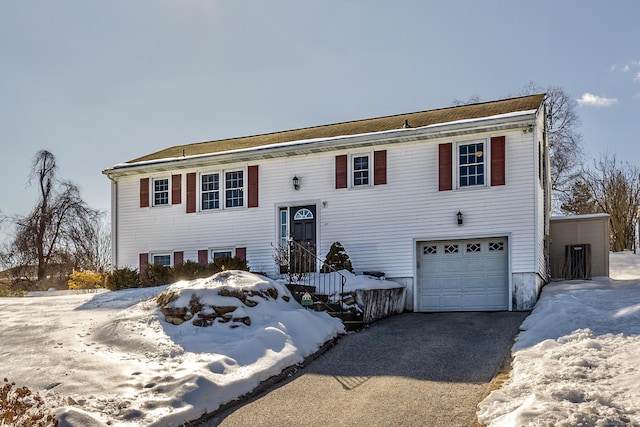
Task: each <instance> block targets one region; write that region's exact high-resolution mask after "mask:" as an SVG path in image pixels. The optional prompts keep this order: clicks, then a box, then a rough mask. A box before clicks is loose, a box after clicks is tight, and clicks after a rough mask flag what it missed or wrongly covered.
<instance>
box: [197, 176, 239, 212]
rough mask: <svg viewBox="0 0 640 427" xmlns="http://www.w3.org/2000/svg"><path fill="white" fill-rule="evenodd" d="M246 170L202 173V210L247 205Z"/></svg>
mask: <svg viewBox="0 0 640 427" xmlns="http://www.w3.org/2000/svg"><path fill="white" fill-rule="evenodd" d="M244 172H245V171H244V170H242V169H241V170H230V171H215V172H203V173H201V174H200V182H199V184H200V195H199V197H200V198H199V200H200V211H202V212H206V211H214V210H220V209H232V208H241V207H244V206H245V200H244V199H245V179H244Z"/></svg>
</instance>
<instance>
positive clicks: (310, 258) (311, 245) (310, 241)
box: [289, 205, 316, 272]
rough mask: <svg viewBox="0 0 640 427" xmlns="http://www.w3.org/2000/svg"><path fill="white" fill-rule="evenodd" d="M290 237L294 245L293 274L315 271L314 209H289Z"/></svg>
mask: <svg viewBox="0 0 640 427" xmlns="http://www.w3.org/2000/svg"><path fill="white" fill-rule="evenodd" d="M289 215H290V219H291V237H292V238H293V241H294V242H295V243H296V245H294V247H293V249H292V251H293V252H292V254H291V255H292V258H293V261H294V262H293V264H294V265H293V269H294V271H295V272H310V271H315V264H316V263H315V255H316V207H315V206H314V205H309V206H295V207H292V208H290V209H289Z"/></svg>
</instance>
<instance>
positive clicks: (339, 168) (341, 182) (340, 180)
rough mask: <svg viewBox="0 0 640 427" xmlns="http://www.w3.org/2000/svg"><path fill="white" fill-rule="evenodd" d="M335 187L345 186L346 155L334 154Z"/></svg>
mask: <svg viewBox="0 0 640 427" xmlns="http://www.w3.org/2000/svg"><path fill="white" fill-rule="evenodd" d="M336 188H347V155H346V154H343V155H340V156H336Z"/></svg>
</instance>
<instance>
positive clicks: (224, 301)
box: [0, 271, 344, 427]
mask: <svg viewBox="0 0 640 427" xmlns="http://www.w3.org/2000/svg"><path fill="white" fill-rule="evenodd" d="M163 291H166V294H165V295H168V297H166V298H165V299H164V302H165V310H166V308H168V309H169V311H171V310H173V312H178V311H180V310H181V309H180V307H190V310H182V311H180V315H181V316H182V318H183V319H185V318H186V319H189V320H187V321H184V322H183V323H181V324H179V325H176V324H173V323H168V322H167V321H166V320H165V315H164V314H163V312H161V311H160V308H159V307H158V303H157V302H156V301H155V297H156V296H158V295H159V294H161V292H163ZM60 294H62V295H60ZM44 295H49V296H35V297H25V298H0V325H2V326H1V330H0V359H1V360H2V361H1V362H0V363H1V365H0V367H1V368H0V377H7V378H9V380H10V381H14V382H15V383H16V385H17V386H28V387H29V388H31V389H32V390H33V391H35V392H38V393H39V394H40V395H41V396H43V397H45V399H46V401H47V403H48V404H49V405H50V406H51V407H53V408H57V409H56V414H57V415H58V418H59V420H60V425H61V426H83V427H84V426H106V425H122V426H140V425H145V426H172V425H179V424H181V423H182V422H185V421H188V420H193V419H196V418H198V417H200V416H201V415H202V414H203V413H204V412H210V411H213V410H215V409H217V408H218V407H219V406H220V405H222V404H224V403H226V402H229V401H232V400H234V399H236V398H238V397H239V396H242V395H244V394H246V393H248V392H250V391H252V390H253V389H254V388H255V387H256V386H257V385H258V384H259V383H260V382H261V381H263V380H266V379H268V378H269V377H272V376H274V375H277V374H279V373H280V372H281V371H282V370H283V369H285V368H287V367H288V366H291V365H295V364H297V363H300V362H302V361H303V360H304V358H305V357H306V356H308V355H310V354H312V353H314V352H315V351H317V350H318V349H319V348H320V347H321V346H322V344H324V343H325V342H327V341H328V340H330V339H332V338H334V337H336V336H337V335H339V334H341V333H343V332H344V327H343V325H342V323H341V322H340V320H338V319H335V318H332V317H330V316H329V315H328V314H326V313H317V312H314V311H310V310H306V309H304V308H303V307H302V306H300V305H299V304H298V303H297V302H295V300H294V299H293V298H292V297H291V294H290V293H289V291H288V290H287V289H286V288H285V287H284V286H282V285H281V284H278V283H276V282H273V281H271V280H269V279H266V278H264V277H261V276H256V275H253V274H251V273H246V272H239V271H234V272H223V273H220V274H218V275H215V276H212V277H211V278H208V279H202V280H194V281H191V282H178V283H176V284H173V285H171V286H170V287H167V286H164V287H159V288H143V289H130V290H124V291H118V292H100V293H92V294H80V295H77V294H70V293H69V292H52V293H44ZM194 295H195V296H196V297H197V298H196V299H197V301H198V304H194V303H192V300H193V296H194ZM193 301H196V300H193ZM232 308H233V309H232ZM196 319H209V320H210V322H208V323H210V324H211V326H207V327H201V326H194V325H193V320H196ZM176 323H179V322H176ZM205 323H207V322H205ZM0 380H1V378H0Z"/></svg>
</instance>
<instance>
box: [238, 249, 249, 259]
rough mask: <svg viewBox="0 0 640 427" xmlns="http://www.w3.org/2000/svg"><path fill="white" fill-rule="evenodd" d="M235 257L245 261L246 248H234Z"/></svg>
mask: <svg viewBox="0 0 640 427" xmlns="http://www.w3.org/2000/svg"><path fill="white" fill-rule="evenodd" d="M236 258H240V259H243V260H245V261H246V259H247V248H236Z"/></svg>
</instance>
